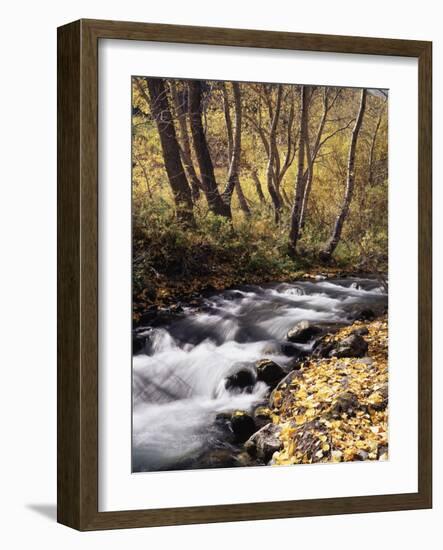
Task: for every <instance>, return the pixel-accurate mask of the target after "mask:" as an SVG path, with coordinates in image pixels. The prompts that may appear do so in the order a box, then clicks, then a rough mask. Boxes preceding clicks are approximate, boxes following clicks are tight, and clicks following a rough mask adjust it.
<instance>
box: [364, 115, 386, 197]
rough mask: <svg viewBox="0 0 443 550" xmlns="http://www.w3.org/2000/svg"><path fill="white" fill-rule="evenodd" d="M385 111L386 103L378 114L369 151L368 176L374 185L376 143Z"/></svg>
mask: <svg viewBox="0 0 443 550" xmlns="http://www.w3.org/2000/svg"><path fill="white" fill-rule="evenodd" d="M383 111H384V105H383V108H382V109H381V110H380V113H379V115H378V119H377V124H376V126H375V129H374V133H373V134H372V138H371V148H370V151H369V176H368V184H369V185H370V186H372V185H373V184H374V157H375V144H376V142H377V134H378V131H379V129H380V125H381V121H382V118H383Z"/></svg>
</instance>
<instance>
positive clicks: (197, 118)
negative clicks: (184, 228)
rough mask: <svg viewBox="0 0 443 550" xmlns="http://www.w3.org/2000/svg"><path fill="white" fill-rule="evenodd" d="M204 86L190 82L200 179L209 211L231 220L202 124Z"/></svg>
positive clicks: (191, 109)
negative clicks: (221, 193)
mask: <svg viewBox="0 0 443 550" xmlns="http://www.w3.org/2000/svg"><path fill="white" fill-rule="evenodd" d="M201 99H202V85H201V81H200V80H191V81H190V82H189V111H190V112H189V116H190V124H191V134H192V140H193V143H194V149H195V154H196V156H197V161H198V164H199V167H200V177H201V182H202V185H203V191H204V193H205V195H206V200H207V201H208V207H209V209H210V210H211V211H212V212H213V213H214V214H217V215H219V216H225V217H227V218H231V209H230V207H229V205H226V204H225V202H224V201H223V200H222V197H221V195H220V192H219V190H218V187H217V181H216V179H215V175H214V166H213V164H212V160H211V155H210V153H209V148H208V144H207V142H206V136H205V132H204V129H203V123H202V103H201Z"/></svg>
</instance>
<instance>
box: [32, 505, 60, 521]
mask: <svg viewBox="0 0 443 550" xmlns="http://www.w3.org/2000/svg"><path fill="white" fill-rule="evenodd" d="M26 508H28V510H32V511H33V512H36V513H37V514H40V515H41V516H43V517H45V518H47V519H50V520H52V521H56V520H57V506H56V505H55V504H26Z"/></svg>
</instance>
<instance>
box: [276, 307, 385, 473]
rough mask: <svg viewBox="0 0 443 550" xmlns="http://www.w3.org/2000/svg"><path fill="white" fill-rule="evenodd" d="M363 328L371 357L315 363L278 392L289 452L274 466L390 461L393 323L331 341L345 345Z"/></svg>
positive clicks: (368, 325)
mask: <svg viewBox="0 0 443 550" xmlns="http://www.w3.org/2000/svg"><path fill="white" fill-rule="evenodd" d="M362 327H366V328H367V329H368V334H367V335H364V338H365V340H366V341H367V342H368V345H369V348H368V353H367V357H365V358H337V357H333V358H327V359H312V358H311V359H310V360H309V361H306V362H305V363H304V364H303V366H302V368H301V370H300V371H296V372H294V373H293V375H292V376H290V377H289V379H286V380H287V381H284V382H283V383H281V384H280V385H279V386H278V387H277V389H276V390H275V391H274V393H273V395H272V399H273V405H274V408H273V411H272V412H273V416H272V418H273V422H274V423H275V424H278V425H279V426H280V428H281V431H280V439H281V441H282V443H283V449H282V450H281V451H279V452H277V453H275V454H274V456H273V460H272V464H278V465H283V464H306V463H313V462H344V461H352V460H387V458H388V433H387V429H388V326H387V319H386V317H384V318H381V319H378V320H376V321H373V322H370V323H368V322H356V323H354V324H353V325H351V326H350V327H346V328H344V329H342V330H340V331H339V332H337V333H336V334H334V335H333V336H329V337H328V338H329V340H336V341H338V340H342V339H344V338H346V337H347V336H349V335H350V333H352V332H353V331H355V330H356V329H361V328H362Z"/></svg>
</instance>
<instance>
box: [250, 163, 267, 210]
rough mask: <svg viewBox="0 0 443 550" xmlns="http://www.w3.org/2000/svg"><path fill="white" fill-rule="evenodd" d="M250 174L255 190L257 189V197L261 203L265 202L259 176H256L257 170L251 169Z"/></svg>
mask: <svg viewBox="0 0 443 550" xmlns="http://www.w3.org/2000/svg"><path fill="white" fill-rule="evenodd" d="M251 176H252V179H253V180H254V185H255V190H256V191H257V196H258V199H259V201H260V202H261V203H262V204H265V202H266V199H265V195H264V193H263V189H262V186H261V181H260V178H259V177H258V174H257V170H255V169H251Z"/></svg>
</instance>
